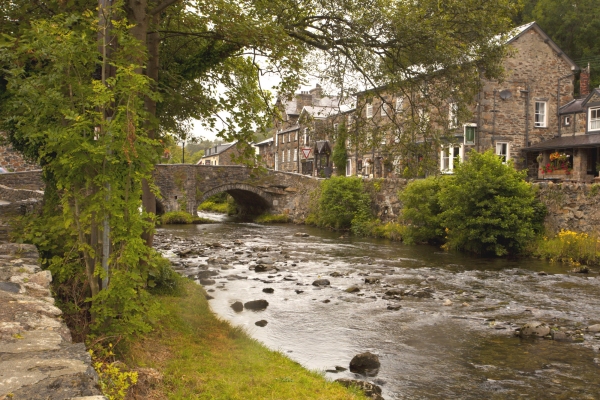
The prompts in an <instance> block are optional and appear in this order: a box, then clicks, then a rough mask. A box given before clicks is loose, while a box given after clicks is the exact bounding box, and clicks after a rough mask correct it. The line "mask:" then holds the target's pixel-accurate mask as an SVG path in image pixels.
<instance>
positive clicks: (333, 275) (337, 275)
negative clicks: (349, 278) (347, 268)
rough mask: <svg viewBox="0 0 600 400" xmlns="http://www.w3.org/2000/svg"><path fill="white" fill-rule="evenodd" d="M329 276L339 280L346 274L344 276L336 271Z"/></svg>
mask: <svg viewBox="0 0 600 400" xmlns="http://www.w3.org/2000/svg"><path fill="white" fill-rule="evenodd" d="M329 276H331V277H333V278H339V277H342V276H344V274H342V273H340V272H337V271H334V272H332V273H330V274H329Z"/></svg>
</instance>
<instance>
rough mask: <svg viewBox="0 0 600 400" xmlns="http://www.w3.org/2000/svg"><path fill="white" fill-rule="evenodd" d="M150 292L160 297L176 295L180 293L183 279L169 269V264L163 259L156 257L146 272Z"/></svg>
mask: <svg viewBox="0 0 600 400" xmlns="http://www.w3.org/2000/svg"><path fill="white" fill-rule="evenodd" d="M148 275H149V279H148V286H149V287H150V292H151V293H153V294H161V295H177V294H179V293H180V292H181V289H182V285H183V282H182V281H183V278H182V277H181V275H179V274H178V273H177V272H175V270H174V269H173V268H172V267H171V262H170V261H169V260H167V259H166V258H163V257H160V256H158V257H156V258H155V259H154V264H153V265H152V268H151V269H150V272H148Z"/></svg>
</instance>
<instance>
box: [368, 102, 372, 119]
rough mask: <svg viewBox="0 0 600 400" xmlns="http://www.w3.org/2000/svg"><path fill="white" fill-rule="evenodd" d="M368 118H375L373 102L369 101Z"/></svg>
mask: <svg viewBox="0 0 600 400" xmlns="http://www.w3.org/2000/svg"><path fill="white" fill-rule="evenodd" d="M366 113H367V118H373V104H372V103H367V111H366Z"/></svg>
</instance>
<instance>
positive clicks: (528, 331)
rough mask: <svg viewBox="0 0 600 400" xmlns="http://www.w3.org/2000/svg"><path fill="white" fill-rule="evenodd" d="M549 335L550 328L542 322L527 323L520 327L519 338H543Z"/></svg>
mask: <svg viewBox="0 0 600 400" xmlns="http://www.w3.org/2000/svg"><path fill="white" fill-rule="evenodd" d="M548 334H550V327H549V326H548V325H546V324H545V323H543V322H537V321H535V322H528V323H526V324H525V325H523V326H522V327H521V330H520V333H519V336H521V337H526V336H537V337H543V336H546V335H548Z"/></svg>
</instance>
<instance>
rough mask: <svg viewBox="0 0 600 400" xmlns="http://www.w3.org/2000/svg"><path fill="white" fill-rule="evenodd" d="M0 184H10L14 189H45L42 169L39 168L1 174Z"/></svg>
mask: <svg viewBox="0 0 600 400" xmlns="http://www.w3.org/2000/svg"><path fill="white" fill-rule="evenodd" d="M38 168H39V167H38ZM0 185H4V186H9V187H11V188H13V189H30V190H43V189H44V181H43V180H42V171H41V170H40V169H37V170H31V171H23V172H9V173H7V174H0Z"/></svg>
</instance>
